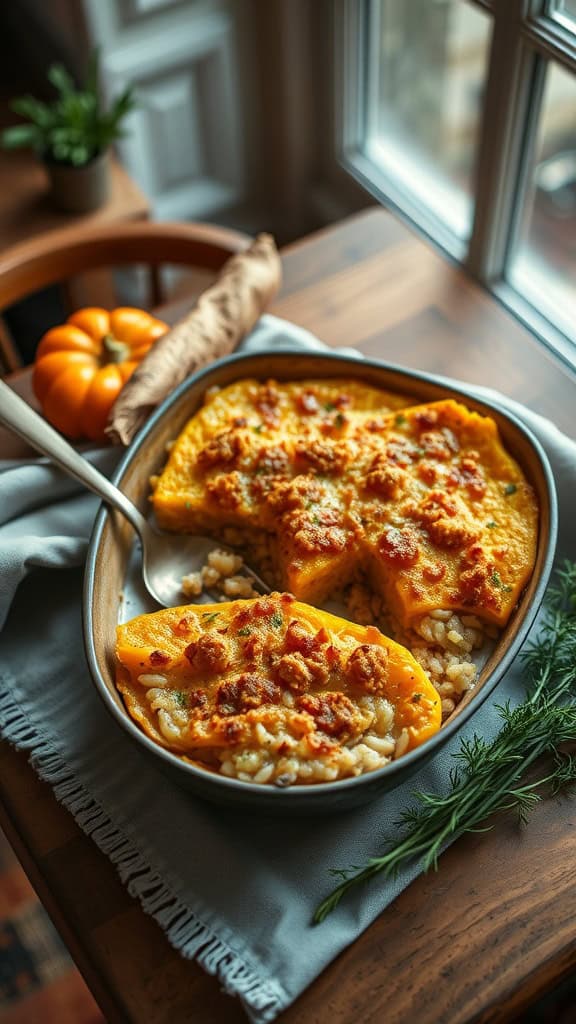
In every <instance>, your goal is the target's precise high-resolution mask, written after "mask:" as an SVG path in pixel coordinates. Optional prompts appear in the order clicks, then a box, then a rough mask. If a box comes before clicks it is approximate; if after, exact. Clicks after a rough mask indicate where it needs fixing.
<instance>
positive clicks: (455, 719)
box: [84, 351, 557, 813]
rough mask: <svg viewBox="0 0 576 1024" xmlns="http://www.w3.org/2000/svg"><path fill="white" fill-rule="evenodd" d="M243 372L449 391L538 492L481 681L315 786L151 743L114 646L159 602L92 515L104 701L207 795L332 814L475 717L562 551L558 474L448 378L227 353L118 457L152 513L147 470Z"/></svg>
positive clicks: (91, 618)
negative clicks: (495, 436) (235, 769)
mask: <svg viewBox="0 0 576 1024" xmlns="http://www.w3.org/2000/svg"><path fill="white" fill-rule="evenodd" d="M245 378H256V379H259V380H266V379H268V378H274V379H276V380H279V381H282V380H292V381H297V380H312V379H314V378H316V379H326V378H331V379H337V378H341V379H342V380H343V381H350V379H352V378H354V379H356V380H360V381H364V382H366V383H367V384H369V385H372V386H376V387H379V388H382V389H384V390H387V391H392V392H397V393H400V394H402V393H404V394H406V395H409V396H415V397H416V399H417V400H418V401H421V402H430V401H438V400H441V399H445V398H453V399H455V400H457V401H460V402H463V403H464V404H465V405H466V406H467V407H468V408H469V409H471V410H473V411H477V412H479V413H480V414H483V415H489V416H491V417H492V419H493V420H494V421H495V422H496V424H497V425H498V428H499V431H500V435H501V438H502V442H503V444H504V447H505V448H506V450H507V451H508V452H509V453H510V455H512V457H513V458H514V459H515V460H516V462H517V463H518V464H519V466H520V467H521V469H522V471H523V473H524V475H525V477H526V479H527V480H528V482H529V483H530V484H531V486H532V488H533V489H534V491H535V494H536V497H537V501H538V505H539V510H540V517H539V531H538V542H537V550H536V560H535V565H534V570H533V572H532V576H531V578H530V580H529V582H528V584H527V586H526V588H525V590H524V592H523V594H522V595H521V598H520V600H519V602H518V605H517V607H516V608H515V610H514V612H513V613H512V616H511V618H510V620H509V622H508V624H507V626H506V627H505V629H504V630H503V631H502V633H501V635H500V636H499V638H498V640H497V642H496V643H495V645H494V646H493V649H492V650H491V651H490V653H489V654H488V657H487V659H486V661H485V663H484V664H483V665H482V666H481V669H480V672H479V677H478V681H477V683H476V685H475V687H474V688H473V689H472V690H469V691H468V692H467V693H466V694H465V696H464V697H463V699H462V701H461V702H460V704H459V705H458V707H457V708H456V710H455V711H454V713H453V714H452V715H451V717H450V719H449V720H448V722H447V723H446V724H445V725H444V726H443V727H442V729H441V730H440V731H439V732H438V733H436V735H434V736H433V737H431V738H430V739H429V740H427V741H426V742H425V743H424V744H423V745H422V746H421V747H418V748H416V749H415V750H412V751H410V752H409V753H407V754H406V755H404V756H403V757H401V758H399V759H398V760H396V761H393V762H392V763H390V764H388V765H386V766H385V767H383V768H381V769H377V770H375V771H372V772H368V773H366V774H363V775H360V776H357V777H353V778H346V779H340V780H339V781H336V782H324V783H321V784H319V785H314V786H293V787H291V788H287V789H277V788H273V787H267V786H258V785H255V784H252V783H250V782H245V781H242V780H240V779H237V778H227V777H224V776H220V775H218V774H215V773H213V772H210V771H207V770H205V769H203V768H201V767H198V766H197V765H195V764H194V763H191V762H187V761H184V760H182V759H181V758H179V757H178V756H176V755H175V754H173V753H171V752H170V751H169V750H166V749H163V748H162V747H160V746H158V745H157V744H155V743H154V742H153V741H152V740H151V739H149V738H148V737H147V736H145V735H144V733H143V732H141V731H140V729H139V728H138V726H137V725H136V724H135V723H134V722H133V721H132V720H131V719H130V718H129V716H128V713H127V711H126V709H125V707H124V704H123V701H122V698H121V695H120V694H119V692H118V691H117V688H116V683H115V662H114V643H115V630H116V625H117V623H118V621H119V620H121V621H125V620H126V619H128V618H131V617H132V616H133V615H137V614H140V613H142V612H145V611H154V610H155V608H154V607H153V604H152V602H150V600H149V599H147V598H146V597H145V595H144V592H143V588H142V587H141V586H139V577H138V561H137V560H138V554H137V553H135V552H134V543H133V533H132V528H131V527H130V525H129V524H128V523H127V522H125V521H124V520H121V519H120V517H119V516H118V515H117V514H116V513H114V512H110V511H108V510H107V509H106V508H102V509H101V510H100V511H99V513H98V515H97V518H96V522H95V526H94V531H93V535H92V538H91V542H90V549H89V554H88V560H87V567H86V579H85V589H84V633H85V644H86V652H87V657H88V663H89V666H90V670H91V673H92V676H93V679H94V682H95V685H96V687H97V690H98V692H99V694H100V696H101V697H102V699H103V700H104V702H105V704H106V706H107V708H108V710H109V711H110V712H111V714H112V715H113V716H114V718H115V719H116V721H118V722H119V724H120V725H121V726H122V728H124V729H125V731H126V732H127V733H128V734H129V735H130V736H131V737H132V738H133V739H134V740H135V741H136V742H137V743H138V744H139V745H140V746H141V748H142V749H143V750H144V751H145V752H146V753H147V754H148V755H149V756H150V757H152V758H153V759H154V760H155V762H156V764H157V765H158V766H159V767H161V768H162V769H163V770H164V771H166V772H168V773H169V774H170V776H171V777H172V778H173V779H174V780H175V781H176V782H177V783H178V784H180V785H183V786H185V787H187V788H189V789H190V790H191V791H192V792H194V793H196V794H197V795H199V796H202V797H204V798H207V799H210V800H214V801H217V802H220V803H224V804H232V805H236V806H252V807H254V808H259V809H261V810H265V811H267V812H270V811H272V812H278V813H285V812H287V811H295V812H297V813H302V812H313V813H317V812H319V811H336V810H338V809H341V808H345V807H350V806H354V805H357V804H359V803H362V802H365V801H367V800H369V799H372V798H373V797H375V796H377V795H378V794H380V793H382V792H384V791H385V790H386V789H391V788H393V787H395V786H397V785H398V784H400V783H401V782H403V781H405V779H406V778H407V777H409V775H410V774H412V773H413V772H414V771H415V770H417V769H418V768H420V767H421V766H422V765H423V764H424V763H425V761H426V760H427V759H428V758H430V757H431V756H433V754H434V753H435V752H436V751H437V750H438V749H439V748H440V747H441V746H442V745H443V744H444V743H445V742H446V741H447V740H448V739H450V737H451V736H452V735H453V734H454V732H455V730H456V729H458V727H459V726H460V725H461V724H463V723H464V722H465V721H467V720H468V719H469V718H470V716H471V715H473V714H474V712H475V710H476V709H477V708H478V707H479V706H480V704H481V703H482V702H483V701H484V700H485V699H486V697H487V696H488V695H489V693H491V692H492V690H493V689H494V687H495V686H496V684H497V683H498V681H499V680H500V679H501V678H502V676H503V674H504V673H505V672H506V670H507V668H508V667H509V665H510V664H511V662H512V660H513V659H514V657H515V655H516V653H517V652H518V650H519V648H520V646H521V644H522V643H523V641H524V640H525V638H526V635H527V633H528V631H529V629H530V626H531V625H532V622H533V620H534V618H535V616H536V613H537V611H538V608H539V606H540V604H541V601H542V598H543V596H544V592H545V589H546V585H547V582H548V578H549V575H550V571H551V567H552V561H553V557H554V549H555V541H556V529H557V509H556V497H555V489H554V482H553V478H552V473H551V470H550V467H549V464H548V460H547V458H546V455H545V453H544V452H543V450H542V448H541V446H540V444H539V442H538V441H537V440H536V439H535V438H534V437H533V436H532V434H531V433H530V432H529V431H528V430H527V429H526V428H525V427H524V426H523V425H522V424H521V423H520V422H519V421H518V420H517V419H516V418H515V417H514V416H512V415H510V414H509V413H507V412H505V411H504V410H503V409H500V408H499V407H497V406H496V405H493V404H491V403H487V402H484V401H480V400H478V399H476V398H473V397H471V396H470V395H468V394H467V393H466V392H465V391H463V390H459V389H457V388H452V387H447V386H446V385H444V384H443V383H441V382H439V381H437V380H435V379H434V378H433V377H432V376H430V375H427V374H420V373H415V372H411V371H410V372H409V371H406V370H403V369H400V368H398V367H394V366H390V365H385V364H382V363H376V362H371V361H369V360H363V359H355V358H353V357H349V356H347V357H343V356H339V355H337V354H332V353H322V354H319V353H294V352H281V351H280V352H276V351H275V352H274V353H263V354H258V355H236V356H231V357H229V358H227V359H225V360H222V361H221V362H219V363H217V364H214V365H213V366H211V367H209V368H207V369H205V370H202V371H201V372H200V373H198V374H196V375H194V376H193V377H191V378H190V379H189V380H187V381H185V382H184V383H183V384H182V385H181V386H180V387H179V388H178V389H177V390H176V391H175V392H174V393H173V394H172V395H171V396H170V397H169V398H168V399H167V400H166V401H165V402H164V403H163V404H162V406H160V407H159V408H158V410H157V411H156V412H155V413H154V414H153V416H152V417H151V418H150V420H149V421H148V423H147V424H146V425H145V427H144V428H143V429H142V431H141V432H140V434H139V435H138V437H137V438H136V439H135V440H134V442H133V444H132V445H131V446H130V448H129V449H128V451H127V452H126V454H125V456H124V457H123V459H122V462H121V464H120V465H119V467H118V469H117V471H116V474H115V478H114V482H115V483H116V485H117V486H118V487H120V488H121V489H122V490H123V491H125V493H126V494H127V495H128V496H129V497H130V498H131V500H132V501H133V502H134V503H135V504H136V505H137V506H138V507H139V508H140V509H141V510H142V511H143V512H145V511H146V509H147V508H149V495H150V486H149V478H150V477H151V476H155V475H157V474H158V473H159V471H160V470H161V469H162V467H163V465H164V462H165V460H166V445H167V444H169V443H170V442H171V441H173V439H174V438H175V437H177V435H178V434H179V433H180V431H181V430H182V428H183V427H184V425H185V424H186V422H187V421H188V420H189V419H190V417H191V416H192V415H194V413H195V412H196V411H197V410H198V409H199V408H200V406H201V405H202V401H203V397H204V394H205V392H206V390H207V389H208V388H212V387H214V386H218V387H225V386H227V385H229V384H231V383H233V382H235V381H238V380H241V379H245Z"/></svg>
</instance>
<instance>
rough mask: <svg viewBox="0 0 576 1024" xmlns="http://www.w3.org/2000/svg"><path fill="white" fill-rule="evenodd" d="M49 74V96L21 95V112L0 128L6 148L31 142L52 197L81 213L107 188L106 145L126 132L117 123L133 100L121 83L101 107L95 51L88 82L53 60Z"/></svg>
mask: <svg viewBox="0 0 576 1024" xmlns="http://www.w3.org/2000/svg"><path fill="white" fill-rule="evenodd" d="M48 79H49V81H50V83H51V84H52V85H53V86H54V88H55V90H56V97H55V99H54V100H53V101H52V102H49V103H45V102H43V101H41V100H38V99H35V98H34V97H33V96H22V97H20V98H19V99H16V100H14V101H13V102H12V104H11V106H12V110H14V112H15V113H17V114H19V115H20V117H22V118H25V121H23V122H22V123H20V124H15V125H12V126H11V127H9V128H6V129H5V130H4V131H3V132H2V136H1V142H2V146H3V147H4V148H5V149H16V148H18V147H29V148H31V149H33V150H34V151H35V152H36V153H37V155H38V157H39V158H40V159H41V160H42V162H43V163H44V166H45V168H46V171H47V173H48V176H49V179H50V183H51V192H52V198H53V200H54V202H55V203H56V205H57V206H58V207H59V208H60V209H63V210H66V211H67V212H71V213H85V212H87V211H88V210H93V209H95V208H96V207H98V206H100V204H101V203H103V202H104V201H105V199H106V197H107V195H108V189H109V149H110V145H111V143H112V142H114V140H115V139H118V138H120V137H121V136H122V135H123V134H124V133H123V131H122V128H121V125H122V121H123V119H124V118H125V116H126V115H127V114H128V113H129V111H130V110H132V109H133V107H134V105H135V101H134V96H133V92H132V89H130V88H128V89H125V90H124V92H122V94H121V95H120V96H118V98H117V99H116V100H114V102H113V103H112V104H111V105H110V106H109V108H108V109H105V108H104V107H103V106H102V104H101V102H100V97H99V92H98V59H97V55H96V54H94V55H93V57H92V59H91V62H90V70H89V74H88V79H87V82H86V86H85V87H84V88H77V87H76V85H75V83H74V81H73V79H72V77H71V75H70V74H69V73H68V71H67V70H66V69H65V68H64V67H63V66H62V65H61V64H53V65H52V66H51V67H50V68H49V70H48Z"/></svg>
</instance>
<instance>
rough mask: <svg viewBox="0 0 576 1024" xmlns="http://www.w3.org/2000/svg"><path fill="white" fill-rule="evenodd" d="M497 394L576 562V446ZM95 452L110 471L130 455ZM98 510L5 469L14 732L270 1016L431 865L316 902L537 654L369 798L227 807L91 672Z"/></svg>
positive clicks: (379, 843)
mask: <svg viewBox="0 0 576 1024" xmlns="http://www.w3.org/2000/svg"><path fill="white" fill-rule="evenodd" d="M272 346H274V347H275V348H278V347H282V348H286V347H291V348H295V349H297V348H301V347H302V346H304V347H314V348H321V347H323V346H322V344H321V343H320V342H319V341H318V340H317V339H315V338H313V337H312V336H311V335H309V334H308V333H307V332H305V331H302V330H301V329H300V328H296V327H294V326H293V325H291V324H288V323H286V322H284V321H279V320H277V319H275V318H273V317H263V318H262V321H261V322H260V324H259V325H258V327H257V328H256V329H255V331H254V332H253V334H252V335H251V337H250V338H249V339H247V342H246V343H245V346H244V347H245V349H246V350H254V349H255V348H258V349H260V348H268V347H272ZM468 390H469V391H470V392H471V393H472V392H473V389H472V388H469V389H468ZM480 390H481V389H474V393H476V394H478V393H479V391H480ZM483 394H485V395H489V396H490V397H491V398H492V399H497V400H498V401H499V402H500V404H502V405H503V406H505V407H508V408H512V409H513V411H514V412H515V414H516V415H517V416H518V417H519V418H521V419H523V420H524V421H525V422H526V423H527V424H528V425H529V426H530V427H531V428H532V430H533V431H534V433H535V434H536V435H537V436H538V437H539V439H540V440H541V442H542V444H543V445H544V447H545V449H546V451H547V453H548V455H549V457H550V460H551V463H552V467H553V470H554V473H555V477H556V482H557V486H558V490H559V504H560V539H559V547H558V557H559V558H561V557H562V558H563V557H574V554H575V545H574V541H573V528H572V524H571V515H572V508H573V507H574V502H575V500H576V445H575V444H574V443H573V442H571V441H569V440H567V439H566V438H565V437H564V436H563V435H562V434H560V432H559V431H558V430H557V429H556V428H555V427H554V426H553V425H552V424H551V423H548V422H547V421H545V420H543V419H542V418H541V417H539V416H536V415H534V414H533V413H531V412H529V411H528V410H527V409H524V408H523V407H522V406H519V405H518V404H516V403H512V402H509V401H507V400H505V399H504V398H502V396H497V395H495V394H494V393H491V392H483ZM92 457H93V458H94V459H95V461H96V462H97V463H98V464H99V465H100V466H101V468H103V469H104V470H105V471H110V470H111V469H112V467H113V464H114V462H115V460H116V458H117V453H116V452H114V451H106V452H95V453H93V456H92ZM96 506H97V502H96V499H95V498H93V497H91V496H89V495H86V494H82V495H80V496H78V492H77V490H76V488H75V485H74V484H72V483H70V481H68V480H63V478H62V476H61V475H60V474H59V473H58V472H57V471H55V470H52V469H50V468H49V467H47V466H46V465H45V464H42V463H40V464H38V463H36V464H26V465H18V466H16V467H13V468H10V469H7V470H6V471H5V472H4V473H3V474H2V475H0V586H1V591H0V624H1V623H2V622H3V621H4V618H6V623H5V626H4V630H3V632H2V634H1V635H0V730H1V732H2V734H3V735H4V736H5V737H7V738H8V739H9V740H11V741H12V742H13V743H15V744H16V745H17V746H19V747H20V748H23V749H26V750H28V751H30V755H31V758H32V761H33V764H34V766H35V768H36V769H37V771H38V772H39V774H40V775H41V776H42V777H43V778H45V779H47V780H48V781H49V782H50V783H51V784H52V786H53V788H54V791H55V793H56V795H57V797H58V799H59V800H61V801H62V803H64V804H65V805H66V806H67V807H68V808H69V809H70V811H71V812H72V814H73V815H74V817H75V818H76V820H77V822H78V823H79V825H80V827H81V828H83V829H84V831H85V832H86V833H88V834H89V835H91V836H92V838H93V839H94V841H95V842H96V843H97V844H98V846H99V847H100V848H101V849H102V850H103V851H104V852H105V853H106V854H107V855H108V856H109V857H110V859H111V860H112V861H113V862H114V864H115V865H116V867H117V869H118V871H119V873H120V876H121V878H122V879H123V881H124V882H125V884H126V885H127V887H128V889H129V891H130V892H131V893H132V894H133V895H135V896H137V897H138V898H139V900H140V901H141V903H142V906H143V908H144V910H145V911H147V912H148V913H150V914H152V915H153V916H154V917H155V918H156V919H157V920H158V921H159V922H160V924H161V925H162V927H163V928H164V929H165V931H166V934H167V936H168V938H169V940H170V942H171V943H172V944H173V945H174V946H175V947H176V948H177V949H178V950H180V952H181V953H182V955H184V956H186V957H194V958H196V959H197V960H198V962H199V963H200V964H202V965H203V967H204V968H205V969H206V970H208V971H210V972H211V973H213V974H216V975H217V976H218V977H219V978H220V980H221V982H222V984H223V987H224V988H225V990H226V991H227V992H229V993H230V994H233V995H237V996H239V997H240V999H241V1000H242V1001H243V1004H244V1006H245V1008H246V1011H247V1013H248V1015H249V1017H250V1019H251V1020H253V1021H255V1022H257V1024H264V1022H266V1021H271V1020H273V1019H274V1017H275V1016H276V1015H277V1014H278V1013H280V1011H281V1010H282V1009H284V1008H286V1007H287V1006H288V1005H289V1004H290V1003H291V1002H292V1001H293V1000H294V999H295V998H296V997H297V996H298V995H299V993H301V992H302V991H303V989H305V988H306V986H307V985H309V984H310V983H311V982H312V981H313V980H314V978H315V977H317V975H318V974H320V972H321V971H322V970H323V968H324V967H325V966H326V965H327V964H328V963H329V962H330V961H331V960H332V959H333V958H334V957H335V956H336V955H337V954H338V953H339V952H340V951H341V950H342V949H344V948H345V947H346V946H347V945H348V944H349V943H351V942H352V941H353V940H354V939H355V938H356V937H357V936H358V935H359V934H360V933H361V932H362V931H363V929H365V928H366V927H367V926H368V925H369V924H370V922H371V921H372V920H373V919H374V918H375V917H376V916H377V915H378V914H379V913H381V912H382V910H384V908H385V907H386V906H388V904H389V903H391V902H392V900H393V899H394V898H395V896H396V895H397V894H398V893H399V892H400V891H401V890H402V889H404V888H405V887H406V886H407V885H408V884H409V883H410V882H411V881H412V879H413V878H414V877H415V876H416V875H417V874H418V873H419V868H418V866H417V865H414V866H413V867H411V868H410V869H409V870H406V871H403V872H402V873H401V875H400V876H399V877H398V878H396V879H394V880H393V881H386V882H380V881H378V880H377V881H376V882H375V883H373V884H371V885H369V886H367V887H365V888H362V889H361V890H359V891H358V892H357V893H352V894H351V895H350V897H349V898H347V899H346V900H345V901H344V902H343V903H342V904H341V905H340V907H339V908H338V909H337V911H336V912H335V913H334V914H332V915H331V916H330V917H329V918H328V919H327V921H326V922H325V923H324V924H323V925H322V926H319V927H313V926H311V923H310V921H311V915H312V912H313V910H314V908H315V906H316V905H317V903H318V902H319V901H320V900H321V899H322V898H323V897H324V896H325V895H326V894H327V893H328V891H329V890H330V889H331V888H332V879H331V877H330V876H329V874H328V868H330V867H346V866H349V865H351V864H362V863H364V861H365V860H366V858H367V857H369V856H372V855H375V854H376V853H378V851H380V850H381V849H382V847H383V846H384V844H385V842H387V841H389V840H393V839H394V837H395V835H396V834H397V827H396V825H395V822H397V821H398V819H399V816H400V815H399V812H400V810H401V809H402V808H404V807H405V806H406V805H407V804H409V803H410V800H411V794H412V792H413V791H414V790H416V789H433V790H436V791H438V792H440V791H443V790H445V788H446V785H447V777H448V771H449V767H450V759H451V752H453V751H455V750H456V749H458V747H459V745H460V740H461V738H462V736H463V735H470V734H471V733H472V732H474V731H478V732H480V733H482V734H483V735H484V736H485V737H487V738H491V737H492V736H493V735H494V734H495V733H496V732H497V731H498V728H499V725H500V721H499V718H498V715H497V713H496V711H495V709H494V703H495V702H496V701H497V702H502V701H503V700H504V699H506V698H510V699H511V701H512V702H513V703H514V702H516V701H517V700H519V699H521V696H522V694H523V686H522V670H521V666H520V665H519V663H518V661H516V663H515V665H514V666H513V668H512V669H511V671H510V672H509V673H508V674H507V676H506V678H505V679H504V680H503V681H502V683H501V684H500V685H499V686H498V687H497V693H496V694H495V695H494V697H493V698H491V699H489V700H488V701H487V702H486V703H485V704H484V705H483V707H482V708H481V709H480V710H479V711H478V712H477V713H476V715H475V716H474V717H473V721H472V722H471V723H469V724H468V725H467V726H465V727H464V728H463V729H462V730H461V731H460V733H459V734H458V735H457V736H456V737H455V738H454V739H453V740H452V741H451V742H450V744H449V745H448V747H447V748H445V749H444V750H443V751H441V752H440V753H439V754H438V755H437V756H436V757H435V758H434V759H433V761H432V762H431V763H430V764H428V765H427V766H426V767H425V768H424V769H422V770H421V772H420V773H419V774H417V775H416V776H414V777H413V778H412V779H411V780H410V781H409V782H408V783H406V784H405V785H403V786H401V787H400V788H398V789H396V790H395V791H394V792H393V793H391V794H387V795H385V796H383V797H382V798H380V799H378V800H376V801H375V802H374V803H372V804H370V805H369V806H368V807H364V808H360V809H358V810H354V811H348V812H345V813H342V812H340V813H338V814H337V815H330V816H327V817H325V818H322V817H320V818H314V819H294V818H291V819H289V820H287V821H282V820H278V819H277V818H273V817H266V816H262V815H254V814H250V815H248V814H246V812H240V811H238V812H235V811H232V810H224V809H222V808H217V807H212V806H210V805H209V804H207V803H204V802H202V801H200V800H198V799H196V798H194V797H192V796H190V795H188V794H186V793H184V792H182V791H181V790H179V789H178V788H177V787H176V786H174V785H173V784H172V783H171V782H169V781H168V780H167V779H166V778H165V777H164V776H163V775H162V774H161V773H160V772H158V771H157V770H156V769H155V768H154V766H152V765H151V764H150V763H149V761H148V760H146V759H145V758H144V757H143V756H142V754H141V753H140V751H139V750H138V749H137V748H136V746H135V745H134V744H133V743H131V742H130V741H129V739H128V738H127V737H126V736H125V734H124V733H123V732H122V730H121V729H120V728H119V727H118V726H117V725H116V723H115V722H114V721H113V720H112V719H111V718H110V717H109V716H108V714H107V712H106V711H105V709H104V707H103V706H102V704H101V702H100V700H99V698H98V696H97V695H96V692H95V689H94V687H93V685H92V683H91V681H90V678H89V674H88V669H87V667H86V664H85V661H84V654H83V645H82V631H81V621H80V602H81V569H80V567H81V565H82V562H83V560H84V556H85V550H86V544H87V538H88V535H89V531H90V527H91V523H92V520H93V518H94V514H95V511H96ZM58 568H59V569H61V570H62V569H65V570H67V571H65V572H62V571H60V572H57V571H55V570H56V569H58ZM32 569H34V570H35V571H33V572H32V571H31V570H32ZM17 588H18V590H17ZM536 628H537V627H536Z"/></svg>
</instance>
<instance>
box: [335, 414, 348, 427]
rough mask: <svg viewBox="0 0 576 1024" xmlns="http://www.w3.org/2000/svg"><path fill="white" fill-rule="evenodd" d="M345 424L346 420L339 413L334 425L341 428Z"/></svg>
mask: <svg viewBox="0 0 576 1024" xmlns="http://www.w3.org/2000/svg"><path fill="white" fill-rule="evenodd" d="M345 422H346V420H345V419H344V416H343V414H342V413H341V412H339V413H338V414H337V416H336V417H335V419H334V423H335V424H336V426H337V427H343V426H344V424H345Z"/></svg>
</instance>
